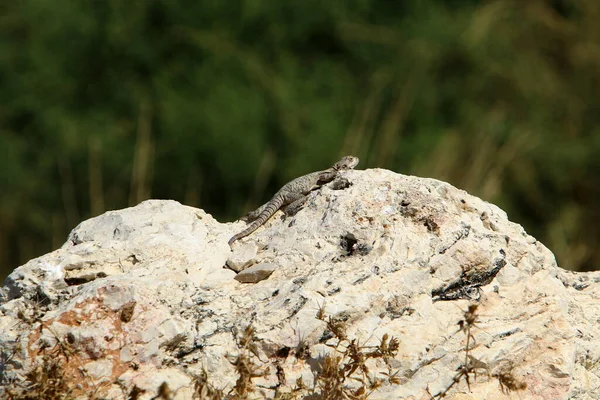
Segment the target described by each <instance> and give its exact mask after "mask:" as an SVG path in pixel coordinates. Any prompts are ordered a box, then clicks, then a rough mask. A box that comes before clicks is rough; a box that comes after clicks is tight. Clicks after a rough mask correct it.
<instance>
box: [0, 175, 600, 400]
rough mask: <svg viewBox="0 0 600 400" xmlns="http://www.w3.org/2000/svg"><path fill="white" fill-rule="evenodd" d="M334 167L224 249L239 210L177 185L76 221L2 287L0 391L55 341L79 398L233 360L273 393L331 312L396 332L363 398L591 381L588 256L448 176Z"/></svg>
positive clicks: (594, 313)
mask: <svg viewBox="0 0 600 400" xmlns="http://www.w3.org/2000/svg"><path fill="white" fill-rule="evenodd" d="M344 176H345V178H346V179H348V180H349V181H350V182H351V183H352V185H351V186H350V187H348V188H346V189H343V190H334V189H333V187H334V186H333V185H331V186H326V187H324V188H322V189H321V190H320V191H318V192H316V193H315V194H314V195H312V196H311V197H310V199H309V200H308V201H307V203H306V205H305V207H304V209H302V210H301V211H300V212H299V213H297V214H296V215H295V216H293V217H287V218H284V217H283V214H282V213H278V214H276V215H275V216H274V217H273V218H271V220H269V221H268V222H267V223H266V224H265V225H264V226H263V227H261V228H259V229H258V230H257V231H256V232H254V233H253V234H251V235H250V236H248V237H246V238H243V239H241V240H240V241H238V242H236V243H234V245H233V252H232V251H231V250H230V248H229V246H228V245H227V240H228V239H229V238H230V237H231V236H232V235H233V234H234V233H237V231H238V230H240V228H243V224H239V223H236V224H220V223H219V222H217V221H216V220H214V219H213V218H212V217H211V216H210V215H209V214H207V213H205V212H204V211H202V210H198V209H194V208H191V207H186V206H182V205H181V204H179V203H177V202H175V201H158V200H150V201H145V202H143V203H141V204H139V205H138V206H136V207H132V208H128V209H124V210H119V211H111V212H108V213H105V214H103V215H101V216H99V217H96V218H93V219H90V220H88V221H84V222H83V223H81V224H80V225H79V226H78V227H76V228H75V229H74V230H73V231H72V232H71V234H70V235H69V237H68V239H67V242H66V243H65V244H64V245H63V246H62V247H61V248H60V249H58V250H56V251H54V252H52V253H49V254H46V255H44V256H42V257H39V258H37V259H33V260H31V261H29V262H28V263H27V264H25V265H23V266H21V267H19V268H17V269H16V270H15V271H14V272H13V273H12V274H11V275H10V276H9V277H8V278H7V280H6V281H5V283H4V287H3V288H2V289H1V294H0V351H1V352H2V354H3V357H4V358H3V360H5V361H4V365H5V366H4V369H3V370H2V371H0V375H2V379H3V384H4V385H5V386H3V388H0V391H2V390H9V389H11V388H14V384H13V385H10V384H9V383H10V382H12V381H16V382H23V380H24V377H25V374H26V373H27V372H28V371H31V370H32V369H33V368H34V367H35V366H38V365H41V363H42V362H43V358H44V355H52V357H54V359H58V360H61V361H62V368H63V374H62V375H63V376H64V378H65V380H66V381H67V382H69V383H70V385H72V386H71V387H73V388H74V391H73V393H72V394H73V395H74V396H76V397H79V398H87V397H88V396H89V395H90V393H92V391H95V392H94V393H95V395H96V396H97V397H104V398H127V397H128V396H130V395H131V393H133V392H134V391H139V392H137V393H138V394H137V396H138V398H140V399H150V398H153V397H154V396H156V395H157V394H158V392H159V387H161V385H162V384H163V382H164V383H166V386H165V385H163V387H162V389H161V390H168V391H169V393H170V395H171V396H172V397H173V398H176V399H187V398H193V396H194V393H196V392H195V391H196V390H197V387H196V386H195V384H197V383H198V382H199V381H202V379H201V378H199V377H202V376H206V379H207V380H208V383H209V384H210V385H211V386H212V387H215V388H221V389H223V390H224V392H225V393H227V392H229V391H230V390H232V388H233V387H234V386H235V385H236V381H237V380H238V374H237V372H236V368H235V366H234V364H235V363H238V365H239V362H240V360H242V359H243V360H249V361H250V362H251V363H252V364H253V365H254V366H255V368H256V371H260V372H261V373H262V375H263V376H260V377H255V378H253V379H252V384H253V386H254V388H253V389H254V392H252V397H253V398H274V397H275V396H276V393H279V394H281V393H284V392H289V391H291V390H292V389H293V388H294V386H295V385H296V382H297V379H298V378H299V377H302V378H303V382H304V383H305V384H306V385H307V386H309V387H310V386H311V385H312V383H313V377H314V376H315V375H319V374H320V373H321V372H322V371H321V369H322V360H323V357H324V356H325V354H327V353H331V352H332V351H333V350H332V347H331V346H332V345H335V344H337V342H338V340H337V339H336V338H335V337H334V335H333V334H332V332H331V328H332V326H335V323H339V324H343V326H344V329H343V331H342V333H343V334H344V335H346V336H347V337H348V338H349V339H356V340H357V342H355V343H358V344H360V346H376V345H378V344H380V342H381V340H382V337H384V335H388V337H392V336H393V337H395V338H397V339H398V340H399V348H398V352H397V354H396V355H395V357H392V358H390V359H388V360H387V365H386V363H385V362H384V360H383V359H382V358H378V359H374V360H369V361H368V362H367V365H368V368H369V373H370V374H371V376H373V377H380V378H381V377H385V375H384V374H385V373H389V372H390V371H392V372H395V373H396V375H395V378H397V380H395V381H394V383H390V382H389V381H388V380H384V381H383V382H382V385H381V387H379V388H378V389H377V390H376V391H374V392H373V393H372V395H371V396H370V397H369V398H370V399H391V398H394V399H422V398H429V394H428V393H430V394H433V395H435V394H438V393H441V392H444V391H445V390H447V389H448V388H450V389H449V390H448V391H447V393H446V397H445V398H446V399H462V400H464V399H482V398H486V399H505V398H511V396H512V397H514V398H520V399H596V398H600V344H599V343H600V330H599V329H598V321H599V320H600V303H599V302H598V299H599V298H600V285H599V283H598V282H599V281H600V273H597V272H590V273H572V272H567V271H563V270H561V269H559V268H558V267H557V265H556V262H555V260H554V256H553V255H552V253H551V252H550V251H549V250H548V249H547V248H546V247H544V246H543V245H542V244H541V243H539V242H538V241H536V240H535V239H534V238H532V237H531V236H529V235H528V234H527V233H526V232H525V231H524V230H523V228H522V227H521V226H519V225H517V224H514V223H511V222H510V221H508V219H507V216H506V214H505V213H504V212H503V211H502V210H500V209H499V208H498V207H496V206H494V205H491V204H489V203H486V202H484V201H482V200H480V199H478V198H476V197H473V196H471V195H469V194H467V193H466V192H464V191H462V190H459V189H456V188H454V187H452V186H451V185H449V184H447V183H444V182H440V181H436V180H433V179H422V178H416V177H410V176H403V175H399V174H396V173H393V172H390V171H387V170H382V169H372V170H367V171H348V172H346V173H344ZM256 264H259V265H260V264H262V265H263V266H264V265H271V266H276V267H275V268H274V270H272V271H271V272H272V273H271V274H270V276H268V278H266V279H264V277H263V280H260V281H257V283H255V284H248V283H240V282H238V281H236V279H235V277H236V272H239V271H243V270H244V268H247V267H248V266H249V265H256ZM231 268H234V269H235V271H233V270H232V269H231ZM251 268H252V267H251ZM271 269H273V268H271ZM246 271H247V270H246ZM244 272H245V271H243V272H241V273H244ZM238 279H240V278H239V277H238ZM470 304H471V305H477V308H476V313H477V319H476V322H475V324H474V325H473V326H472V327H471V329H470V334H471V335H472V338H471V339H470V343H471V346H470V347H472V349H471V350H470V356H472V357H474V360H477V362H478V363H479V364H478V365H479V366H484V365H485V366H486V370H485V371H483V370H482V369H479V370H478V374H477V377H475V376H473V375H471V376H470V380H469V383H470V389H469V387H468V386H467V383H466V381H465V380H464V379H461V380H460V381H459V382H458V383H456V384H453V379H454V377H455V376H456V374H457V369H458V368H460V366H461V365H462V364H463V363H464V360H465V351H464V350H465V346H466V338H467V336H466V335H465V332H464V329H463V331H461V330H460V328H461V326H462V327H465V323H464V322H462V325H459V322H460V321H464V320H465V314H464V312H465V311H466V310H467V309H468V307H469V305H470ZM317 316H320V317H322V318H321V319H319V318H317ZM329 317H331V318H332V319H331V321H332V322H331V323H330V324H329V325H328V323H327V321H328V319H329ZM332 323H333V324H334V325H331V324H332ZM249 325H251V326H252V327H253V328H254V333H252V331H246V328H247V327H248V326H249ZM244 332H246V334H245V333H244ZM248 332H249V333H248ZM249 336H253V340H250V341H246V339H247V338H248V337H249ZM345 344H348V342H346V343H345ZM343 347H344V346H339V347H338V349H343ZM372 350H373V348H367V347H365V348H364V351H366V352H369V351H372ZM67 353H68V357H66V356H65V354H67ZM320 371H321V372H320ZM507 371H511V372H510V374H511V375H510V377H512V378H514V379H515V382H516V383H519V384H523V385H526V387H524V388H523V390H520V391H519V392H518V393H513V394H511V395H507V394H506V393H505V392H506V391H507V390H508V389H509V387H508V386H506V383H507V382H508V381H507V380H505V381H504V386H502V385H501V384H500V383H499V380H498V379H497V377H498V376H500V374H502V373H505V374H506V373H507ZM257 375H258V374H257ZM494 376H496V377H494ZM503 376H504V377H505V378H507V377H508V375H503ZM347 385H348V386H349V387H354V388H357V383H356V381H353V380H351V379H348V380H347ZM359 386H360V385H359ZM238 387H239V385H238ZM204 390H207V389H206V387H205V388H204ZM317 390H318V389H317ZM503 390H504V392H503ZM0 395H2V393H0ZM0 397H1V396H0Z"/></svg>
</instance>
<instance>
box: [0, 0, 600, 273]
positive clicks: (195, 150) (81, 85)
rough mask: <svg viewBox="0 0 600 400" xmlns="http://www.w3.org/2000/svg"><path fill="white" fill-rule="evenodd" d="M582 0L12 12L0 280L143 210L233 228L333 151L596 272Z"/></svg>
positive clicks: (3, 11)
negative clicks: (178, 213) (463, 206)
mask: <svg viewBox="0 0 600 400" xmlns="http://www.w3.org/2000/svg"><path fill="white" fill-rule="evenodd" d="M599 20H600V2H598V1H597V0H578V1H567V0H563V1H559V0H554V1H550V0H528V1H526V2H525V1H520V0H497V1H474V0H471V1H469V0H462V1H461V0H453V1H441V0H422V1H383V0H378V1H367V0H350V1H348V0H344V1H342V0H332V1H328V2H324V1H313V0H304V1H290V2H271V1H266V0H246V1H229V2H221V1H214V0H207V1H201V2H193V1H175V0H145V1H128V0H102V1H79V2H78V1H76V2H72V1H55V2H49V1H44V0H25V1H5V2H2V4H0V193H1V194H2V195H1V196H0V271H1V273H0V277H2V276H5V275H6V274H8V273H9V272H10V271H11V270H12V269H13V268H15V267H17V266H18V265H20V264H22V263H24V262H26V261H27V260H29V259H30V258H33V257H36V256H39V255H41V254H43V253H45V252H48V251H50V250H52V249H55V248H57V247H59V246H60V245H61V244H62V243H63V242H64V241H65V239H66V235H67V233H68V232H69V230H71V229H72V228H74V227H75V226H76V225H77V224H78V223H79V222H80V221H82V220H83V219H87V218H89V217H92V216H95V215H98V214H101V213H102V212H104V211H105V210H109V209H119V208H123V207H126V206H129V205H135V204H137V203H138V202H140V201H142V200H144V199H147V198H170V199H176V200H179V201H181V202H183V203H185V204H188V205H192V206H196V207H202V208H203V209H205V210H207V211H208V212H210V213H212V214H213V215H214V216H215V217H217V218H218V219H220V220H222V221H224V220H233V219H235V218H236V217H237V216H239V215H242V213H243V212H245V211H247V210H248V209H250V208H252V207H253V206H256V205H257V204H259V203H260V202H261V201H262V200H265V199H267V198H268V197H269V195H270V194H272V193H273V192H274V191H275V190H276V189H277V188H278V187H279V186H280V185H281V184H283V183H285V182H286V181H288V180H289V179H291V178H292V177H295V176H298V175H301V174H303V173H306V172H308V171H313V170H317V169H321V168H323V167H326V166H328V165H329V164H330V163H331V162H333V161H335V160H336V159H337V158H338V157H339V156H340V155H342V154H347V153H351V154H355V155H357V156H359V157H360V158H361V168H366V167H382V168H388V169H392V170H395V171H398V172H401V173H405V174H413V175H419V176H427V177H435V178H438V179H441V180H445V181H448V182H450V183H452V184H454V185H455V186H458V187H460V188H462V189H465V190H467V191H468V192H470V193H472V194H474V195H477V196H480V197H482V198H484V199H485V200H488V201H490V202H492V203H495V204H497V205H499V206H500V207H502V208H503V209H505V210H506V211H507V212H508V214H509V216H510V218H511V220H513V221H515V222H518V223H520V224H522V225H524V227H525V228H526V229H527V231H528V232H529V233H531V234H532V235H534V236H535V237H536V238H538V239H539V240H541V241H542V242H543V243H544V244H546V245H547V246H548V247H549V248H550V249H551V250H552V251H554V253H555V254H556V256H557V258H558V261H559V265H561V266H562V267H564V268H569V269H575V270H589V269H596V268H598V267H599V266H600V247H599V246H597V243H598V241H599V239H600V223H599V222H600V207H598V204H599V201H600V179H599V176H600V24H598V21H599Z"/></svg>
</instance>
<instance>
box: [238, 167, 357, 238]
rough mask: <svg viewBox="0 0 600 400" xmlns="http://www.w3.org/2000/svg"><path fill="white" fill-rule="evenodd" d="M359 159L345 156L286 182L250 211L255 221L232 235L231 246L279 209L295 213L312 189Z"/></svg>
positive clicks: (288, 213) (334, 176) (248, 216)
mask: <svg viewBox="0 0 600 400" xmlns="http://www.w3.org/2000/svg"><path fill="white" fill-rule="evenodd" d="M358 161H359V160H358V157H354V156H345V157H342V159H341V160H340V161H338V162H336V163H335V164H334V165H333V166H332V167H331V168H328V169H326V170H323V171H317V172H311V173H310V174H306V175H303V176H301V177H299V178H296V179H294V180H292V181H290V182H288V183H286V184H285V185H283V187H282V188H281V189H279V190H278V191H277V193H275V195H274V196H273V197H272V198H271V200H269V201H268V202H267V203H265V204H263V205H262V206H260V207H259V208H257V209H256V210H254V211H252V212H249V213H248V215H247V216H246V218H248V219H249V220H253V222H252V223H251V224H250V225H248V226H247V227H246V229H244V230H243V231H241V232H239V233H237V234H235V235H234V236H232V237H231V239H229V242H228V243H229V246H231V245H232V244H233V242H235V241H236V240H238V239H241V238H243V237H246V236H248V235H250V234H251V233H252V232H254V231H255V230H257V229H258V228H260V227H261V226H262V225H263V224H264V223H265V222H267V221H268V220H269V218H271V217H272V216H273V215H274V214H275V213H276V212H277V210H280V209H284V208H285V210H284V212H285V213H286V214H287V215H293V214H295V212H297V211H298V210H299V209H300V208H301V207H302V205H303V204H304V203H305V202H306V200H307V199H308V197H307V195H308V194H309V193H310V192H311V191H313V190H315V189H318V188H320V187H321V186H323V185H324V184H326V183H329V182H331V181H333V180H334V179H335V178H336V177H337V176H338V173H339V172H340V171H344V170H349V169H353V168H354V167H356V166H357V165H358Z"/></svg>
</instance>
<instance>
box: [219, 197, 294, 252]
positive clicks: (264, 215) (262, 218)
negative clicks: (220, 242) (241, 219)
mask: <svg viewBox="0 0 600 400" xmlns="http://www.w3.org/2000/svg"><path fill="white" fill-rule="evenodd" d="M282 205H283V199H277V200H274V201H271V202H270V203H269V204H267V205H266V206H265V208H264V209H263V210H262V211H261V213H260V214H259V215H258V217H256V219H255V220H254V222H252V223H251V224H250V225H248V227H247V228H246V229H244V230H243V231H241V232H240V233H237V234H235V235H233V236H232V237H231V239H229V242H227V243H228V244H229V246H231V245H232V244H233V242H235V241H236V240H238V239H241V238H243V237H246V236H248V235H249V234H251V233H252V232H254V231H255V230H257V229H258V228H259V227H260V226H261V225H262V224H264V223H265V222H267V220H268V219H269V218H271V216H273V214H275V213H276V212H277V210H279V209H280V208H281V206H282Z"/></svg>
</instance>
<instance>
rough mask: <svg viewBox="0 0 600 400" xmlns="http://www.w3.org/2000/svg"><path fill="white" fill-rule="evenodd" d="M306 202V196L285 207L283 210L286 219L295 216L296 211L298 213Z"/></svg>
mask: <svg viewBox="0 0 600 400" xmlns="http://www.w3.org/2000/svg"><path fill="white" fill-rule="evenodd" d="M307 200H308V196H302V197H300V198H298V199H297V200H295V201H293V202H292V203H290V204H289V205H287V206H286V207H285V208H284V210H283V212H284V213H285V215H286V217H291V216H294V215H296V214H297V213H298V211H300V210H301V209H302V207H304V204H306V201H307Z"/></svg>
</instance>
